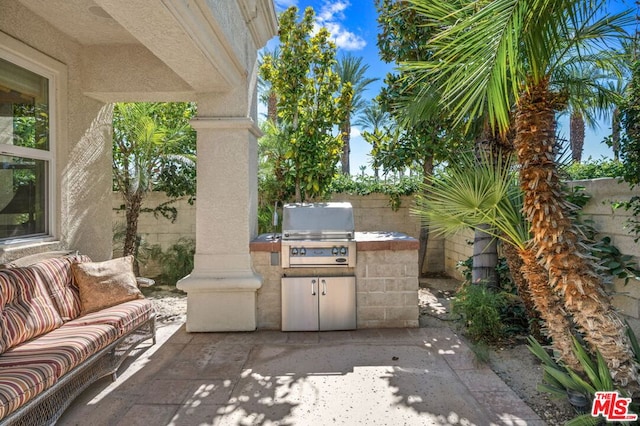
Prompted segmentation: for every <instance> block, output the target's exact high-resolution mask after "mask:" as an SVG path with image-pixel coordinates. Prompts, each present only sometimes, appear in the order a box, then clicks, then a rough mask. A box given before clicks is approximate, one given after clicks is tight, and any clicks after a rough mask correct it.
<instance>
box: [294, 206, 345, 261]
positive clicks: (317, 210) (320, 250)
mask: <svg viewBox="0 0 640 426" xmlns="http://www.w3.org/2000/svg"><path fill="white" fill-rule="evenodd" d="M354 234H355V225H354V220H353V208H352V207H351V204H350V203H306V204H285V206H284V208H283V216H282V267H283V268H303V267H355V266H356V243H355V240H354V239H353V237H354Z"/></svg>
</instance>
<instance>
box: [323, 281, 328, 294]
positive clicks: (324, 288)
mask: <svg viewBox="0 0 640 426" xmlns="http://www.w3.org/2000/svg"><path fill="white" fill-rule="evenodd" d="M322 295H323V296H326V295H327V282H326V281H325V280H322Z"/></svg>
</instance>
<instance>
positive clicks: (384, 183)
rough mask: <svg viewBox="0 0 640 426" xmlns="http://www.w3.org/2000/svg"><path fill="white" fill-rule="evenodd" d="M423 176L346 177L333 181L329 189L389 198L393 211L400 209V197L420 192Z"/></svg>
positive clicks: (338, 177)
mask: <svg viewBox="0 0 640 426" xmlns="http://www.w3.org/2000/svg"><path fill="white" fill-rule="evenodd" d="M421 183H422V177H421V176H407V177H402V178H400V179H390V180H380V179H379V178H376V177H374V176H366V175H364V176H363V175H359V176H354V177H352V176H345V175H340V176H337V177H336V178H334V179H333V181H332V182H331V185H330V187H329V192H330V193H336V194H339V193H348V194H355V195H369V194H373V193H379V194H385V195H388V196H389V204H390V206H391V208H392V209H394V210H397V209H398V208H400V197H401V196H403V195H412V194H414V193H416V192H418V191H420V184H421Z"/></svg>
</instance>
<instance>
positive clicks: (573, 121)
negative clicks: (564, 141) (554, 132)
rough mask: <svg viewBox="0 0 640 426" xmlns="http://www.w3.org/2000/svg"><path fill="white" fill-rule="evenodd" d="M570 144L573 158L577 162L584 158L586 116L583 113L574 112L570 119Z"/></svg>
mask: <svg viewBox="0 0 640 426" xmlns="http://www.w3.org/2000/svg"><path fill="white" fill-rule="evenodd" d="M569 144H570V145H571V159H572V160H573V161H574V162H575V163H579V162H580V160H582V147H583V146H584V118H583V117H582V114H580V113H577V112H574V113H573V114H571V118H570V119H569Z"/></svg>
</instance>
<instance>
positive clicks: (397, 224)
mask: <svg viewBox="0 0 640 426" xmlns="http://www.w3.org/2000/svg"><path fill="white" fill-rule="evenodd" d="M166 201H168V198H167V197H166V196H165V195H164V194H163V193H159V192H154V193H151V194H149V196H148V197H147V198H146V199H145V200H144V203H143V207H144V208H149V209H153V208H155V207H156V206H158V205H160V204H162V203H164V202H166ZM331 201H348V202H350V203H351V204H352V205H353V214H354V219H355V225H356V231H362V232H364V231H383V232H401V233H403V234H407V235H409V236H411V237H413V238H416V239H419V237H420V220H419V218H417V217H416V216H414V215H412V214H411V213H410V211H409V209H410V207H411V206H412V205H413V198H412V197H409V196H406V197H402V202H401V205H400V208H399V209H398V210H397V211H393V210H392V209H391V207H390V206H389V197H388V196H386V195H383V194H369V195H349V194H336V195H334V197H333V198H332V199H331ZM122 204H123V201H122V197H121V196H120V194H118V193H114V194H113V197H112V207H113V209H114V212H113V215H114V216H113V222H114V223H115V224H123V225H124V223H125V217H124V210H122V209H121V206H122ZM171 206H172V207H175V208H176V209H177V211H178V217H177V219H176V221H175V222H173V223H172V222H171V221H169V220H167V219H165V218H163V217H162V216H158V217H157V218H156V217H155V216H154V214H153V213H150V212H143V213H142V214H141V215H140V219H139V223H138V232H139V233H140V234H141V235H142V236H143V238H144V239H145V241H146V242H147V243H149V244H159V245H160V246H161V247H162V249H163V250H166V249H167V248H168V247H169V246H170V245H171V244H173V243H174V242H176V241H177V240H178V239H179V238H181V237H186V238H193V239H195V235H196V234H195V220H196V219H195V211H196V210H195V204H194V205H190V204H189V203H187V201H186V199H183V200H178V201H177V202H175V203H172V204H171ZM427 252H428V253H427V267H428V271H429V272H432V273H442V272H444V271H445V240H444V238H442V237H435V236H430V237H429V242H428V247H427ZM141 272H142V273H144V274H147V275H148V276H155V275H157V273H159V269H158V267H157V266H155V265H153V263H150V264H149V265H148V268H147V269H145V267H143V268H142V270H141Z"/></svg>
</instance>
